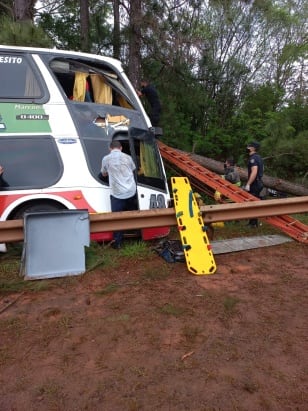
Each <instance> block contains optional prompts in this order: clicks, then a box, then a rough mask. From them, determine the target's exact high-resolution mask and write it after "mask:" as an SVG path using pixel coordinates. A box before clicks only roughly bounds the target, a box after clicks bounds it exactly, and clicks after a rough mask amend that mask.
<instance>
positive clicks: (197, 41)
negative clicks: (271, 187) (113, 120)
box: [0, 0, 308, 182]
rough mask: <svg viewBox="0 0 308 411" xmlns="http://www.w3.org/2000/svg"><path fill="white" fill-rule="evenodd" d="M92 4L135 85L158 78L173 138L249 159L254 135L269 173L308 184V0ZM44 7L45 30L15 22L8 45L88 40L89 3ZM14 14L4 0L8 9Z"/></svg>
mask: <svg viewBox="0 0 308 411" xmlns="http://www.w3.org/2000/svg"><path fill="white" fill-rule="evenodd" d="M20 1H21V0H20ZM32 3H33V2H32ZM87 3H88V5H89V33H88V35H89V39H88V40H89V51H90V52H92V53H99V54H100V53H102V54H106V55H114V53H115V51H116V55H117V56H119V57H120V58H121V60H122V62H123V64H124V67H126V71H127V74H128V76H129V77H130V78H131V80H132V82H133V84H134V85H136V86H137V83H138V77H139V76H143V77H147V78H148V79H149V80H150V81H152V82H153V83H154V84H155V86H156V88H157V90H158V92H159V95H160V97H161V100H162V106H163V113H162V119H161V126H162V128H163V130H164V137H163V138H164V140H165V142H166V143H167V144H170V145H171V146H174V147H177V148H180V149H182V150H186V151H192V152H195V153H198V154H201V155H206V156H207V157H212V158H214V159H217V160H222V159H224V158H225V157H226V156H227V155H233V156H234V157H235V158H236V159H237V160H238V163H239V164H241V165H244V164H245V161H244V151H245V145H246V143H247V142H248V141H250V140H258V141H259V142H261V148H262V151H261V154H262V156H263V157H265V159H266V160H265V161H266V170H267V171H266V172H267V173H270V174H273V175H277V176H281V177H284V178H288V179H291V180H297V181H298V180H299V181H304V182H305V180H306V178H307V177H306V176H307V162H306V160H305V158H307V151H306V150H307V147H306V140H307V133H308V131H307V130H308V125H307V118H308V116H307V91H306V90H307V84H306V82H307V79H306V74H305V73H306V71H305V70H306V65H307V51H308V43H307V37H306V36H307V35H306V33H307V20H308V19H307V17H308V3H307V2H306V1H304V0H295V1H294V0H255V1H245V0H243V1H240V0H230V1H224V0H215V1H214V0H211V1H201V0H196V1H188V0H184V1H182V2H174V1H172V0H166V1H164V2H150V1H149V0H144V1H141V0H130V1H128V0H123V1H122V2H115V1H114V2H112V3H111V2H105V1H102V0H88V1H87ZM25 4H26V1H25ZM29 4H31V2H30V3H29ZM36 6H37V9H36V17H35V24H36V27H38V28H37V30H36V29H35V27H34V26H32V25H24V24H20V23H14V22H13V21H12V20H11V21H10V20H6V22H5V24H4V23H3V24H1V27H2V30H1V33H0V42H1V43H4V44H19V45H37V46H43V47H45V44H47V46H48V45H50V41H49V40H48V39H46V36H45V35H43V34H42V31H40V29H39V28H41V29H42V30H43V31H44V33H47V34H48V36H49V38H51V39H52V43H53V44H54V45H56V47H57V48H60V49H72V50H80V49H81V48H82V47H81V33H80V31H81V22H80V2H79V1H77V0H64V1H58V0H43V1H41V2H37V3H36ZM38 7H40V8H38ZM13 14H14V7H13V6H12V4H11V2H9V1H8V0H3V1H2V2H1V5H0V16H1V15H2V16H3V15H5V16H7V19H9V18H11V19H13V18H14V16H13ZM30 14H31V13H30ZM28 15H29V13H28ZM116 15H118V16H119V20H118V21H119V24H117V21H116V19H115V16H116ZM113 19H114V25H113V24H112V21H113ZM3 27H4V29H3ZM146 109H147V107H146Z"/></svg>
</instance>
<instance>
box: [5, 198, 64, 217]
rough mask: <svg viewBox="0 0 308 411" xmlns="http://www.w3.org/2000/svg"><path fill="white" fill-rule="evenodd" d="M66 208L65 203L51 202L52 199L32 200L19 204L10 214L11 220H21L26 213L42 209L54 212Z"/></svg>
mask: <svg viewBox="0 0 308 411" xmlns="http://www.w3.org/2000/svg"><path fill="white" fill-rule="evenodd" d="M60 210H66V207H65V206H64V205H63V204H60V203H56V202H50V201H39V202H38V201H32V202H28V203H25V204H22V205H21V206H19V207H18V208H17V209H16V210H14V211H13V213H12V214H11V215H10V217H9V219H10V220H19V219H22V218H23V217H24V214H25V213H37V212H40V211H46V212H49V211H50V212H52V211H60Z"/></svg>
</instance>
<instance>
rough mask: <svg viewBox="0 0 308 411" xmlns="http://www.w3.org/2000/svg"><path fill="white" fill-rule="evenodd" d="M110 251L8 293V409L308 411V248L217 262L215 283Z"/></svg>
mask: <svg viewBox="0 0 308 411" xmlns="http://www.w3.org/2000/svg"><path fill="white" fill-rule="evenodd" d="M109 252H110V253H111V260H113V264H111V265H110V264H109V265H108V266H107V265H106V266H104V264H103V265H102V266H100V267H98V268H96V269H95V270H94V271H90V272H87V273H86V274H84V275H82V276H78V277H77V276H76V277H70V278H62V279H55V280H51V281H49V282H48V286H46V285H43V284H45V282H39V281H38V282H37V283H38V284H42V285H41V287H39V286H38V287H37V289H36V290H35V291H22V292H12V293H9V292H6V293H1V294H0V410H1V411H24V410H27V411H32V410H33V411H37V410H40V411H44V410H61V411H73V410H74V411H75V410H76V411H80V410H91V411H93V410H94V411H95V410H104V411H118V410H119V411H122V410H123V411H135V410H142V411H143V410H144V411H156V410H161V411H182V410H191V411H201V410H203V411H218V410H227V411H229V410H249V411H250V410H251V411H254V410H273V411H276V410H277V411H283V410H290V411H294V410H300V411H306V410H308V405H307V404H308V397H307V393H308V384H307V375H308V367H307V348H308V346H307V318H308V309H307V272H308V253H307V246H306V245H303V244H300V243H297V242H290V243H286V244H283V245H279V246H273V247H267V248H260V249H256V250H250V251H241V252H238V253H232V254H221V255H217V256H216V257H215V261H216V264H217V272H216V273H215V274H213V275H206V276H195V275H192V274H190V273H189V272H188V271H187V269H186V265H185V263H178V262H177V263H167V262H166V261H165V260H163V259H162V258H161V257H159V256H158V255H157V254H156V253H153V254H152V255H151V256H150V257H147V258H141V259H138V258H135V259H134V258H127V257H122V256H121V251H120V252H119V251H116V250H112V251H111V250H110V251H109ZM1 263H3V261H1ZM32 283H33V282H32Z"/></svg>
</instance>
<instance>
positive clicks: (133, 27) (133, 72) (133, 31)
mask: <svg viewBox="0 0 308 411" xmlns="http://www.w3.org/2000/svg"><path fill="white" fill-rule="evenodd" d="M129 20H130V22H129V25H130V30H129V61H128V77H129V79H130V81H131V82H132V84H133V86H134V87H137V86H138V82H139V81H140V67H141V56H140V50H141V25H142V8H141V0H131V2H130V14H129Z"/></svg>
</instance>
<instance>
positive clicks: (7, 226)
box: [0, 196, 308, 243]
mask: <svg viewBox="0 0 308 411" xmlns="http://www.w3.org/2000/svg"><path fill="white" fill-rule="evenodd" d="M200 212H201V213H202V218H203V220H204V223H205V224H209V223H214V222H217V221H231V220H244V219H249V218H253V217H255V218H262V217H263V218H266V217H270V216H276V215H285V214H295V213H307V212H308V196H305V197H292V198H287V199H278V200H263V201H252V202H246V203H231V204H215V205H205V206H201V207H200ZM176 225H177V220H176V215H175V210H174V208H157V209H151V210H146V211H141V210H136V211H122V212H117V213H101V214H100V213H98V214H90V231H91V233H99V232H104V231H117V230H133V229H141V228H154V227H172V226H176ZM305 227H306V226H305ZM23 239H24V229H23V220H7V221H0V243H10V242H17V241H23ZM304 242H308V226H307V233H306V240H304Z"/></svg>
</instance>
